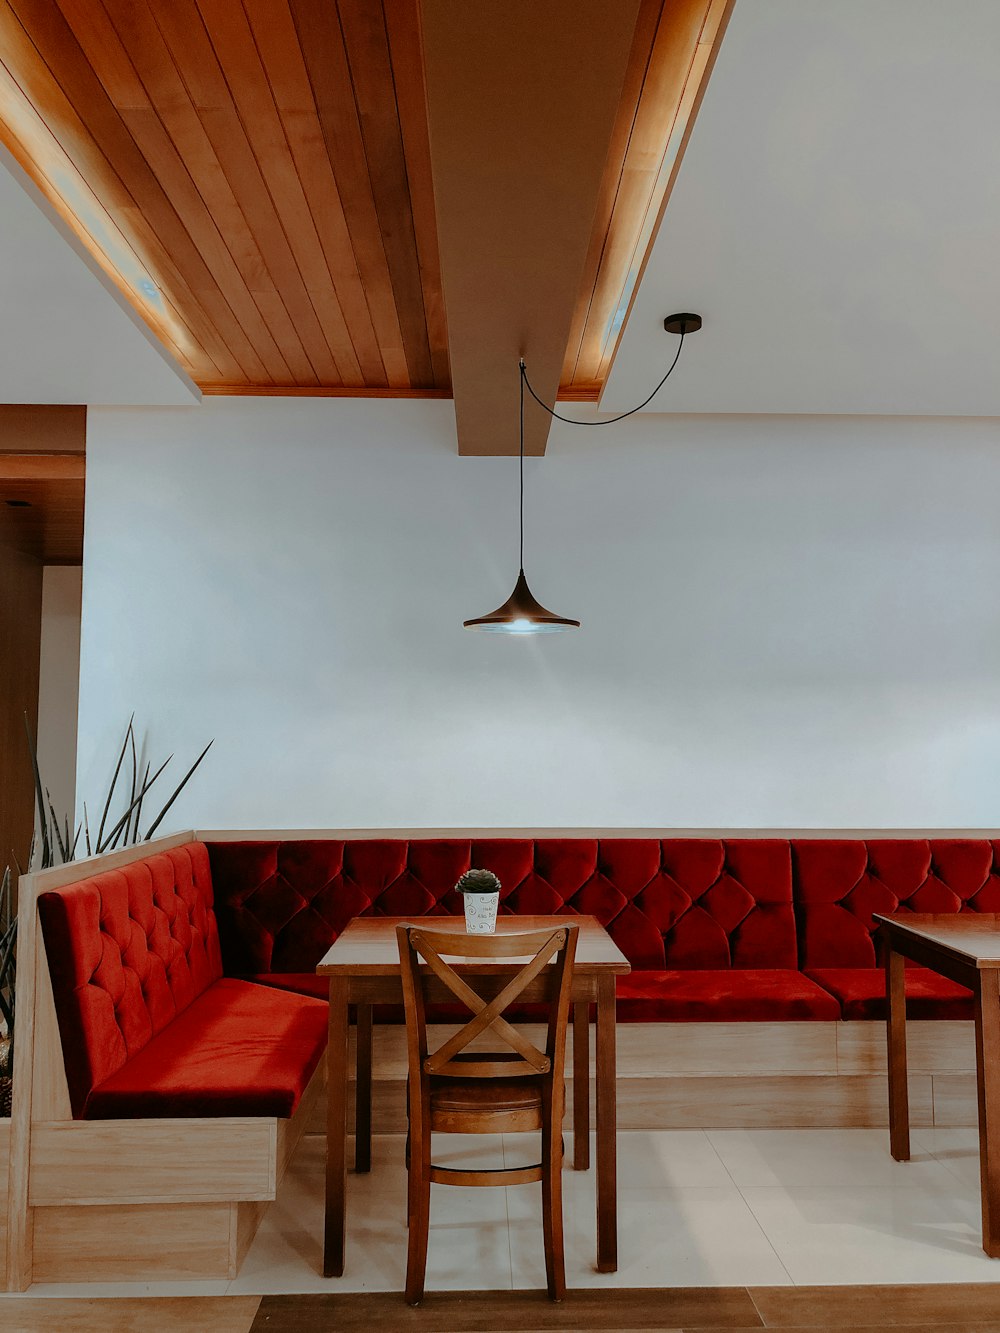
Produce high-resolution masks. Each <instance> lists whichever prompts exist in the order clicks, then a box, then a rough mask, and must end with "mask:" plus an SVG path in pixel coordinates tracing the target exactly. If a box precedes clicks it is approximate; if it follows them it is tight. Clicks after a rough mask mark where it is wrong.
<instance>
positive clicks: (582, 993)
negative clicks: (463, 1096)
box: [345, 967, 600, 1005]
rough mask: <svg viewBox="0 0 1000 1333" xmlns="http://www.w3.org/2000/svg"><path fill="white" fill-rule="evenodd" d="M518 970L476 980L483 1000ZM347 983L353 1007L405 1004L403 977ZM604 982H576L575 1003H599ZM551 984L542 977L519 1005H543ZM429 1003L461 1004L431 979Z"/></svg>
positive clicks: (582, 978)
mask: <svg viewBox="0 0 1000 1333" xmlns="http://www.w3.org/2000/svg"><path fill="white" fill-rule="evenodd" d="M517 971H518V969H517V968H516V967H515V968H512V969H511V970H510V971H509V972H508V973H507V974H506V975H503V974H501V973H500V970H499V969H497V975H496V976H492V975H491V976H489V977H484V976H482V975H480V976H477V977H476V990H477V992H478V993H479V994H480V995H481V996H482V997H483V999H487V1000H488V999H491V998H492V997H493V996H494V995H496V994H498V993H499V992H500V991H501V990H503V988H504V986H506V985H507V983H508V982H509V981H510V979H511V977H513V976H515V975H516V973H517ZM345 979H346V981H347V1000H348V1003H349V1004H401V1003H402V1000H403V983H402V980H401V979H400V977H399V975H398V974H397V975H396V976H392V977H358V976H350V975H348V976H347V977H346V978H345ZM599 982H600V976H599V975H596V974H595V975H586V976H580V975H579V974H578V975H576V976H574V978H573V996H572V998H573V1003H574V1004H586V1003H588V1002H590V1003H596V1001H597V988H598V985H599ZM551 989H552V986H551V980H548V979H546V978H543V977H539V978H538V979H537V980H536V981H533V982H530V983H529V984H528V985H527V986H525V988H524V990H523V991H521V992H520V994H519V995H518V997H517V1000H516V1001H515V1004H516V1005H521V1004H525V1003H536V1004H537V1003H541V1002H543V1001H544V1000H546V999H548V998H549V997H550V995H551ZM426 993H427V1000H428V1002H429V1003H431V1004H461V1001H460V1000H459V999H457V997H456V996H455V995H454V993H453V992H452V991H450V990H449V989H448V987H447V986H445V985H444V983H443V982H440V981H438V980H437V979H436V978H430V980H429V984H428V986H427V992H426Z"/></svg>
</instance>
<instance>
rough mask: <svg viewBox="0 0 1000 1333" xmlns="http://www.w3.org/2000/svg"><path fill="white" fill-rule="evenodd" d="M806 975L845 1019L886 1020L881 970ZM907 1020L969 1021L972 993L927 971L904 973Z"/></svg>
mask: <svg viewBox="0 0 1000 1333" xmlns="http://www.w3.org/2000/svg"><path fill="white" fill-rule="evenodd" d="M807 975H808V976H809V977H811V978H812V980H813V981H815V982H816V983H817V984H818V985H820V986H822V987H824V989H825V990H828V991H829V992H830V994H831V995H833V996H834V997H835V998H836V1000H837V1001H838V1002H839V1004H840V1006H841V1012H842V1014H843V1017H844V1018H881V1019H884V1018H885V972H884V971H883V969H882V968H880V967H841V968H834V967H820V968H813V969H811V970H810V971H809V972H808V973H807ZM906 1013H907V1016H908V1017H909V1018H972V1016H973V1001H972V991H970V990H966V988H965V987H964V986H959V985H958V984H957V982H954V981H949V980H948V978H947V977H942V976H941V975H940V974H939V973H937V972H932V971H930V969H929V968H926V967H907V969H906Z"/></svg>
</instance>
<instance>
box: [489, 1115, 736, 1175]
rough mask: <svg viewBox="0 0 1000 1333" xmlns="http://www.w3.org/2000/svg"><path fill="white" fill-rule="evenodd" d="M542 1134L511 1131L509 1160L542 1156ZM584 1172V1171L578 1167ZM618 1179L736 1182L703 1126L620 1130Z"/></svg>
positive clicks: (516, 1162) (567, 1146) (569, 1154)
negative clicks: (514, 1132) (540, 1154)
mask: <svg viewBox="0 0 1000 1333" xmlns="http://www.w3.org/2000/svg"><path fill="white" fill-rule="evenodd" d="M539 1137H540V1136H539V1135H538V1134H505V1135H504V1136H503V1144H504V1164H505V1165H506V1166H525V1165H527V1164H528V1163H531V1162H537V1161H538V1160H539V1152H540V1148H539ZM563 1141H564V1150H565V1153H566V1157H565V1168H566V1170H567V1171H569V1170H572V1169H573V1167H572V1162H573V1139H572V1135H571V1134H570V1133H568V1132H567V1133H566V1134H565V1135H564V1140H563ZM596 1161H597V1136H596V1135H595V1134H591V1136H590V1162H591V1165H590V1170H589V1172H588V1173H587V1174H588V1175H589V1177H590V1179H591V1180H593V1178H594V1164H595V1163H596ZM578 1174H579V1173H578ZM618 1184H619V1186H620V1187H623V1188H629V1187H630V1186H635V1187H636V1188H641V1189H660V1188H663V1189H668V1188H671V1187H687V1186H691V1185H717V1186H720V1187H721V1186H726V1185H731V1184H732V1180H731V1179H730V1175H729V1172H728V1171H727V1170H726V1168H725V1166H724V1165H723V1163H722V1161H721V1159H720V1157H719V1154H718V1153H717V1152H716V1151H715V1149H714V1148H713V1146H712V1144H711V1143H710V1142H709V1140H708V1136H707V1135H706V1133H705V1131H704V1130H703V1129H674V1130H649V1131H643V1132H630V1133H628V1134H619V1136H618Z"/></svg>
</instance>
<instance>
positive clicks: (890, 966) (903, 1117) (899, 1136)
mask: <svg viewBox="0 0 1000 1333" xmlns="http://www.w3.org/2000/svg"><path fill="white" fill-rule="evenodd" d="M885 997H886V1054H887V1056H888V1063H889V1149H890V1151H891V1152H892V1155H893V1157H894V1158H895V1159H896V1161H897V1162H908V1161H909V1160H910V1103H909V1091H908V1089H907V1086H906V960H905V958H904V957H903V955H902V954H901V953H897V952H896V951H895V949H893V948H892V947H891V946H890V945H889V944H888V943H886V945H885Z"/></svg>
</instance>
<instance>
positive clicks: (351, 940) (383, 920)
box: [316, 916, 631, 1277]
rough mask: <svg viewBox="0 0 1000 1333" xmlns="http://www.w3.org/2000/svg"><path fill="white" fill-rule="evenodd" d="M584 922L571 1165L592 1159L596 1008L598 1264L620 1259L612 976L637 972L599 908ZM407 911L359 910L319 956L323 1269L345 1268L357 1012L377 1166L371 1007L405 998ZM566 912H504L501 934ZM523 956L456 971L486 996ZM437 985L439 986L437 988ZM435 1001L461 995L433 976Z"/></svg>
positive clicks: (363, 1126) (448, 923)
mask: <svg viewBox="0 0 1000 1333" xmlns="http://www.w3.org/2000/svg"><path fill="white" fill-rule="evenodd" d="M569 919H570V920H572V921H573V922H574V923H575V924H576V925H578V926H579V927H580V935H579V939H578V943H577V950H576V965H575V968H574V974H573V1053H572V1063H573V1165H574V1167H575V1168H576V1169H577V1170H587V1169H588V1168H589V1165H590V1031H589V1023H590V1013H591V1007H592V1006H595V1007H596V1024H595V1034H594V1040H595V1078H594V1082H595V1091H596V1121H597V1123H596V1131H597V1133H596V1146H597V1171H596V1191H595V1192H596V1196H597V1268H598V1271H599V1272H602V1273H613V1272H615V1271H616V1269H617V1267H618V1186H617V1146H616V1133H617V1128H616V1088H615V1080H616V1076H617V1075H616V1060H615V978H616V977H619V976H624V975H625V974H626V973H628V972H629V971H631V968H630V966H629V962H628V959H627V958H626V957H625V955H624V954H623V953H622V952H621V950H620V949H619V948H618V946H617V945H616V944H615V942H614V941H613V940H612V939H611V937H610V935H609V934H608V933H607V931H606V930H605V929H604V927H603V926H602V925H601V924H600V923H599V922H598V921H597V920H596V919H595V918H594V917H592V916H579V917H571V918H569ZM408 920H411V918H407V917H387V916H380V917H355V918H354V920H353V921H351V923H350V924H349V925H348V926H347V928H346V929H345V930H344V931H343V933H342V934H341V935H340V936H339V937H338V938H337V940H336V941H335V943H334V944H333V945H332V947H331V948H330V949H329V950H328V951H327V952H326V954H324V956H323V958H322V959H321V960H320V962H319V964H318V966H317V968H316V971H317V973H318V975H319V976H322V977H327V978H328V979H329V985H330V1020H329V1022H330V1028H329V1045H328V1047H327V1056H326V1058H327V1072H328V1078H327V1148H326V1214H325V1232H324V1245H323V1273H324V1275H325V1276H326V1277H340V1276H341V1275H342V1274H343V1272H344V1262H345V1248H346V1246H345V1241H346V1224H347V1106H348V1097H349V1084H350V1074H351V1070H350V1062H349V1054H348V1052H349V1047H348V1032H349V1027H350V1011H351V1009H352V1008H354V1010H355V1022H356V1026H357V1059H356V1070H355V1073H356V1088H355V1097H356V1103H355V1170H356V1171H358V1172H365V1171H368V1170H370V1168H371V1124H372V1118H371V1097H372V1006H373V1005H383V1004H389V1005H401V1004H402V1002H403V988H402V980H401V977H400V968H399V952H398V946H397V943H396V926H397V925H399V924H400V923H401V922H406V921H408ZM419 920H420V924H421V925H427V926H429V927H431V928H433V926H434V924H435V921H437V920H440V924H441V926H442V927H445V928H451V929H454V926H455V918H454V917H442V918H434V917H422V918H420V919H419ZM566 920H567V918H566V917H565V916H502V917H499V918H498V919H497V931H498V932H505V933H511V932H517V931H530V930H544V929H546V928H548V927H559V926H561V925H565V924H566ZM521 965H522V964H521V963H519V962H518V960H516V959H490V958H480V959H467V960H464V961H457V962H454V963H453V966H454V968H455V971H457V972H459V973H463V974H466V975H472V976H475V977H476V978H477V981H476V989H477V990H478V991H479V992H480V993H481V994H482V995H483V997H484V998H487V999H488V998H490V997H491V996H492V995H493V994H496V993H498V992H499V991H500V990H501V989H502V988H503V986H504V985H505V984H506V982H507V981H508V980H509V979H510V977H511V976H512V975H513V973H515V972H516V971H517V970H518V969H519V967H520V966H521ZM435 986H438V987H440V993H438V992H437V991H436V990H435ZM544 989H545V979H544V974H543V976H541V977H539V978H538V979H537V980H536V981H535V982H534V983H532V985H531V986H529V987H528V988H527V989H526V990H525V991H524V992H523V994H522V996H521V997H520V998H521V999H522V1000H523V1001H525V1002H531V1001H533V1000H534V1001H537V1000H539V999H542V998H543V996H544ZM429 998H430V999H431V1001H432V1002H433V1003H438V1002H440V1003H449V1002H450V1003H452V1004H453V1003H454V996H453V995H452V994H451V993H450V992H449V991H447V990H446V989H445V988H444V987H443V986H442V985H441V983H440V982H437V981H436V980H432V984H431V988H430V992H429Z"/></svg>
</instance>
